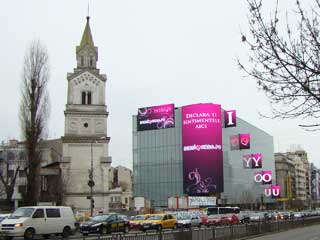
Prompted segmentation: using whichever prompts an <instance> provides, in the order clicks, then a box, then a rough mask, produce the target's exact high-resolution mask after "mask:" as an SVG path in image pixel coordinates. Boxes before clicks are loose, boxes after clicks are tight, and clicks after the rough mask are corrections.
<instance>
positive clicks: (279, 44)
mask: <svg viewBox="0 0 320 240" xmlns="http://www.w3.org/2000/svg"><path fill="white" fill-rule="evenodd" d="M263 2H268V3H270V0H268V1H263V0H247V3H248V25H249V33H247V34H245V33H242V42H243V43H245V44H246V46H247V47H248V51H249V57H248V58H249V63H248V64H243V62H242V61H240V60H239V61H238V63H239V66H240V68H241V69H242V70H243V71H244V72H245V73H247V74H248V75H249V76H251V77H253V78H254V79H255V80H256V81H257V85H258V88H259V89H261V90H262V91H264V92H265V94H266V96H267V97H268V98H269V100H270V102H271V106H272V117H273V118H298V117H300V118H302V119H303V120H304V121H305V123H304V124H302V125H300V126H302V127H304V128H305V129H309V130H318V129H320V128H319V127H320V123H319V121H318V118H319V117H320V104H319V103H320V35H319V33H320V32H319V31H320V21H319V20H320V19H319V14H320V0H313V2H314V6H310V10H306V8H305V7H304V6H302V4H301V3H300V2H301V1H299V0H296V1H292V3H295V6H296V11H292V15H290V14H289V13H288V12H286V9H279V4H278V2H279V1H278V0H276V1H274V3H275V5H274V10H273V11H272V12H271V14H270V13H265V11H264V8H263V4H262V3H263Z"/></svg>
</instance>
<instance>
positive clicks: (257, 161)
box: [242, 153, 262, 168]
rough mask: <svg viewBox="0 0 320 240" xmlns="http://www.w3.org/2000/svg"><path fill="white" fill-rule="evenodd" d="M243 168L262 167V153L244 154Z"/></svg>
mask: <svg viewBox="0 0 320 240" xmlns="http://www.w3.org/2000/svg"><path fill="white" fill-rule="evenodd" d="M242 160H243V168H262V154H261V153H254V154H246V155H243V156H242Z"/></svg>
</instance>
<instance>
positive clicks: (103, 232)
mask: <svg viewBox="0 0 320 240" xmlns="http://www.w3.org/2000/svg"><path fill="white" fill-rule="evenodd" d="M99 232H100V235H106V234H107V228H106V227H103V226H101V228H100V231H99Z"/></svg>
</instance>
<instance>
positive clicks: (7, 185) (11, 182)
mask: <svg viewBox="0 0 320 240" xmlns="http://www.w3.org/2000/svg"><path fill="white" fill-rule="evenodd" d="M9 165H10V163H9V161H8V159H7V160H4V161H3V163H2V164H1V165H0V181H1V183H2V185H3V188H4V192H5V193H6V199H7V202H8V203H9V202H11V197H12V194H13V191H14V187H15V185H16V180H17V176H18V172H19V169H20V166H17V167H16V168H15V170H14V172H13V176H9ZM0 195H1V194H0Z"/></svg>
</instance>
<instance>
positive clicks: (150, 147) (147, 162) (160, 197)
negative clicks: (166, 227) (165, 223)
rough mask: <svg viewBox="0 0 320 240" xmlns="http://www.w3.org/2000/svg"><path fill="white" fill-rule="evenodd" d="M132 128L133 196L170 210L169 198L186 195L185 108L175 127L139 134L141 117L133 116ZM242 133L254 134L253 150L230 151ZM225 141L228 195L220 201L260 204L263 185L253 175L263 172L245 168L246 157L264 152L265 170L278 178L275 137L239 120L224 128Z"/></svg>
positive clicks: (177, 109)
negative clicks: (184, 165) (236, 136)
mask: <svg viewBox="0 0 320 240" xmlns="http://www.w3.org/2000/svg"><path fill="white" fill-rule="evenodd" d="M132 125H133V194H134V196H136V197H145V198H147V199H149V200H150V201H151V203H152V206H155V207H166V206H167V199H168V197H172V196H183V195H184V193H183V158H182V131H181V108H176V109H175V127H174V128H167V129H160V130H149V131H139V132H138V131H137V116H133V118H132ZM239 133H250V135H251V146H250V149H246V150H231V149H230V136H231V135H236V134H239ZM222 140H223V165H224V167H223V168H224V169H223V171H224V192H223V193H221V196H219V198H220V199H221V200H219V201H220V202H222V203H226V204H238V203H247V202H252V203H256V202H260V201H261V196H262V194H263V185H260V184H257V183H255V182H254V179H253V174H254V172H255V171H258V170H261V169H244V167H243V160H242V156H243V155H245V154H253V153H262V159H263V160H262V169H263V170H271V171H272V173H273V178H274V177H275V167H274V156H273V152H274V150H273V137H272V136H270V135H269V134H267V133H266V132H264V131H263V130H261V129H258V128H256V127H255V126H253V125H251V124H249V123H248V122H246V121H244V120H242V119H240V118H237V126H236V127H233V128H223V129H222ZM273 182H275V179H274V181H273ZM219 201H218V202H219ZM264 201H265V202H268V199H265V200H264Z"/></svg>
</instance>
